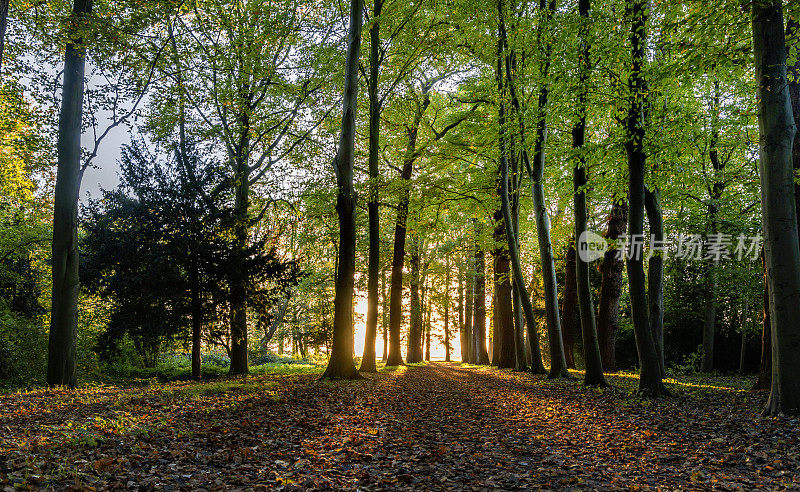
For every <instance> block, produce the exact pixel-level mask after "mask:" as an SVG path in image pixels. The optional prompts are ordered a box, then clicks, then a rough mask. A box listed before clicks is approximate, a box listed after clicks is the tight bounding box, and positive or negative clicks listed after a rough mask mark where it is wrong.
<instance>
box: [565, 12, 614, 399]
mask: <svg viewBox="0 0 800 492" xmlns="http://www.w3.org/2000/svg"><path fill="white" fill-rule="evenodd" d="M590 8H591V2H590V0H579V1H578V14H579V15H580V17H581V26H580V33H581V43H582V45H583V46H582V51H581V54H580V56H579V60H578V66H579V73H580V75H579V91H578V121H577V122H576V123H575V126H574V127H573V128H572V148H573V149H576V150H578V151H579V152H581V151H582V150H583V146H584V144H585V143H586V114H587V112H588V109H589V108H588V106H589V102H588V92H589V86H588V84H589V78H590V75H591V71H592V65H591V63H592V62H591V60H590V59H589V55H590V51H589V49H590V47H589V27H590V24H589V22H590V19H589V11H590ZM586 183H587V178H586V159H585V157H584V156H583V154H579V157H578V159H577V160H576V162H575V169H574V176H573V185H574V189H575V196H574V208H575V210H574V211H575V244H576V245H578V249H582V248H581V245H582V244H583V242H584V240H585V238H584V233H585V232H586V230H587V229H586V222H587V217H586V216H587V210H586V208H587V207H586V193H585V191H584V190H585V187H586ZM575 276H576V278H577V289H578V308H579V311H580V316H581V323H580V324H581V335H582V341H583V362H584V365H585V366H586V372H585V377H584V383H585V384H587V385H590V386H608V383H607V382H606V380H605V377H604V376H603V362H602V359H601V358H600V346H599V344H598V341H597V326H596V325H595V319H594V303H593V302H592V286H591V284H590V282H589V264H588V263H587V262H586V261H584V260H583V259H582V258H580V256H579V255H576V266H575Z"/></svg>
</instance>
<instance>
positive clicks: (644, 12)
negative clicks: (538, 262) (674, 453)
mask: <svg viewBox="0 0 800 492" xmlns="http://www.w3.org/2000/svg"><path fill="white" fill-rule="evenodd" d="M628 15H629V16H630V19H631V30H630V49H631V73H630V77H629V79H628V88H629V92H630V106H629V108H628V114H627V115H626V117H625V130H626V134H625V151H626V153H627V156H628V197H629V201H630V210H629V212H628V234H629V237H631V238H637V239H636V240H637V241H640V242H639V243H637V244H633V245H632V246H631V250H629V251H627V252H626V266H627V270H628V290H629V291H630V296H631V313H632V318H633V329H634V334H635V338H636V350H637V353H638V356H639V391H640V392H642V393H644V394H649V395H652V396H659V395H662V394H665V393H666V392H667V391H666V388H665V387H664V383H663V382H662V377H661V364H660V362H659V355H658V351H657V349H656V344H655V341H654V339H653V333H652V329H651V325H650V314H649V309H648V307H649V306H648V303H647V286H646V280H645V274H644V248H643V244H642V243H641V241H642V240H643V238H644V206H645V185H644V182H645V164H646V160H647V153H646V151H645V120H644V112H645V107H646V99H645V98H646V97H647V93H646V91H647V83H646V80H645V74H644V69H645V67H644V65H645V62H646V55H645V51H646V46H647V21H648V16H649V7H648V5H647V1H646V0H630V1H629V2H628ZM631 242H632V243H633V240H632V241H631Z"/></svg>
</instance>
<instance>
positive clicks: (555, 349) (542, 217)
mask: <svg viewBox="0 0 800 492" xmlns="http://www.w3.org/2000/svg"><path fill="white" fill-rule="evenodd" d="M539 8H540V10H541V11H543V12H545V18H544V20H543V24H542V26H541V27H540V28H539V33H538V34H539V36H538V39H539V43H540V45H541V44H542V38H543V37H544V36H547V40H546V41H544V51H545V53H544V63H543V67H542V73H541V80H542V81H543V82H542V83H541V86H540V88H539V97H538V106H537V108H536V113H535V115H536V139H535V143H534V152H533V164H532V166H531V163H530V162H528V159H527V153H523V159H524V160H525V161H526V167H527V169H528V173H529V174H530V178H531V187H532V195H533V210H534V212H533V213H534V215H535V217H536V237H537V239H538V240H539V254H540V257H541V262H542V276H543V278H544V305H545V313H546V317H547V335H548V339H549V341H550V343H549V345H550V373H549V374H548V377H549V378H551V379H553V378H560V377H569V371H568V370H567V361H566V358H565V356H564V343H563V341H562V339H561V319H560V316H559V313H558V286H557V284H556V269H555V262H554V260H553V246H552V243H551V241H550V218H549V217H548V216H547V208H546V207H545V203H544V184H543V181H544V165H545V147H546V146H547V98H548V82H547V81H548V80H549V79H548V73H549V69H550V56H551V53H552V41H551V40H550V33H549V32H547V31H548V29H550V26H551V24H552V20H553V13H554V12H555V9H556V2H555V0H540V3H539Z"/></svg>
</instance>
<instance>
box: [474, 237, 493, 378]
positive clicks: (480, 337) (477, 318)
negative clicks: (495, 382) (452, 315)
mask: <svg viewBox="0 0 800 492" xmlns="http://www.w3.org/2000/svg"><path fill="white" fill-rule="evenodd" d="M477 232H478V230H477V229H476V237H475V238H476V244H475V300H474V304H473V309H474V311H475V312H474V314H473V315H472V323H473V324H472V339H473V348H474V350H473V353H472V358H473V361H474V363H475V364H480V365H488V364H489V352H488V351H487V350H486V260H485V254H484V252H483V249H481V247H480V245H479V244H477V239H478V235H477Z"/></svg>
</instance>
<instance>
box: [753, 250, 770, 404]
mask: <svg viewBox="0 0 800 492" xmlns="http://www.w3.org/2000/svg"><path fill="white" fill-rule="evenodd" d="M761 262H762V264H763V265H764V298H763V299H764V300H763V305H764V319H763V323H762V328H761V360H760V361H759V365H758V380H757V381H756V384H755V385H754V386H753V389H754V390H768V389H770V388H771V387H772V329H771V323H770V318H769V311H770V309H769V282H768V281H767V264H766V259H765V258H764V251H763V250H762V251H761Z"/></svg>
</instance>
